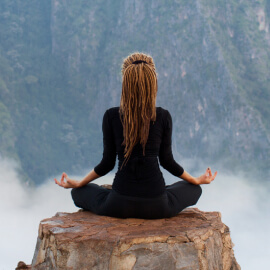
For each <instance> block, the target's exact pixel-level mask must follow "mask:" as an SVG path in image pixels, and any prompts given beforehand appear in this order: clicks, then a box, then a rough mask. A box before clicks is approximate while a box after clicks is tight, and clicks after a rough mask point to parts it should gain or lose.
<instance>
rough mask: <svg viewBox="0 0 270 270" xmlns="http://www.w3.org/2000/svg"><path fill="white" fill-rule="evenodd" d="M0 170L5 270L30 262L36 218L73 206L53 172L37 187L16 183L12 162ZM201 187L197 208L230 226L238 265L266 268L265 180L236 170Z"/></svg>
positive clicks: (268, 214)
mask: <svg viewBox="0 0 270 270" xmlns="http://www.w3.org/2000/svg"><path fill="white" fill-rule="evenodd" d="M0 171H1V179H0V183H1V189H0V196H1V205H0V210H1V225H0V234H1V235H0V237H1V244H0V254H1V266H0V270H9V269H14V268H15V267H16V265H17V263H18V261H20V260H22V261H25V262H26V263H28V264H30V263H31V261H32V257H33V254H34V249H35V245H36V239H37V235H38V225H39V222H40V221H41V220H42V219H44V218H48V217H51V216H53V215H55V213H56V212H74V211H77V210H78V208H77V207H75V206H74V204H73V202H72V199H71V196H70V189H63V188H60V187H58V186H57V185H55V184H54V182H53V177H52V179H50V180H47V181H45V182H44V183H43V184H42V185H41V186H39V187H36V188H29V187H27V186H25V185H24V184H23V183H21V181H20V179H19V176H18V175H17V173H16V164H15V163H14V162H12V161H10V160H6V159H0ZM164 175H165V177H167V176H168V175H167V174H164ZM58 178H59V177H58ZM74 178H75V179H80V178H82V176H79V177H76V176H74ZM112 179H113V175H108V176H105V177H103V178H101V179H99V180H97V181H96V183H99V184H101V183H111V182H112ZM166 179H168V181H167V183H172V182H173V181H176V180H177V179H176V178H174V177H172V176H170V177H169V176H168V177H167V178H166ZM254 179H255V178H254ZM202 188H203V194H202V197H201V199H200V201H199V202H198V204H197V207H198V208H200V209H201V210H204V211H220V212H221V213H222V220H223V222H224V223H225V224H226V225H228V226H229V227H230V230H231V237H232V240H233V242H234V244H235V247H234V250H235V254H236V259H237V261H238V263H239V264H240V265H241V267H242V269H246V270H251V269H270V265H269V258H268V257H269V254H270V250H269V245H268V242H267V239H270V233H269V230H268V225H269V220H270V219H269V218H270V211H269V208H270V199H269V196H268V194H269V191H270V187H269V185H266V184H263V182H262V181H258V180H256V179H255V180H254V181H253V182H250V181H247V179H244V178H243V177H242V176H241V175H240V174H239V175H237V176H228V175H226V176H225V174H222V172H221V173H220V172H219V174H218V177H217V178H216V180H215V181H214V182H212V183H211V184H210V185H203V186H202Z"/></svg>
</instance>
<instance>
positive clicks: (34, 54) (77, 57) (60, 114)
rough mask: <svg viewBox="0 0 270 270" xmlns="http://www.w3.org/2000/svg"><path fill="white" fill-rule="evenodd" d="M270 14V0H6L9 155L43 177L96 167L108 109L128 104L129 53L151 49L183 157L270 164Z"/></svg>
mask: <svg viewBox="0 0 270 270" xmlns="http://www.w3.org/2000/svg"><path fill="white" fill-rule="evenodd" d="M269 22H270V1H268V0H257V1H255V0H250V1H237V0H212V1H210V0H197V1H184V0H169V1H168V0H166V1H165V0H155V1H154V0H151V1H143V0H136V1H135V0H133V1H124V0H113V1H112V0H110V1H108V0H99V1H87V0H81V1H75V0H70V1H65V0H63V1H60V0H51V1H49V0H48V1H35V0H24V1H20V0H14V1H9V0H2V1H1V2H0V25H1V26H0V153H1V156H3V157H10V158H13V159H15V160H17V161H18V163H19V165H20V167H21V173H22V174H23V175H24V178H25V179H28V180H30V181H34V182H36V183H40V182H41V181H43V180H44V179H45V178H46V177H49V176H52V175H55V174H58V173H61V172H62V171H63V170H65V171H67V172H71V173H79V171H80V170H81V169H82V168H88V167H89V168H91V167H92V166H93V165H95V164H96V163H97V162H99V160H100V158H101V156H102V133H101V121H102V117H103V113H104V111H105V110H106V109H107V108H108V107H111V106H118V104H119V100H120V93H121V64H122V59H123V58H124V57H126V56H127V55H128V54H130V53H132V52H134V51H142V52H145V53H149V54H150V55H152V56H153V58H154V60H155V63H156V67H157V72H158V82H159V90H158V91H159V92H158V100H157V105H159V106H162V107H165V108H167V109H169V110H170V112H171V114H172V117H173V121H174V132H173V136H174V137H173V149H174V156H175V157H176V158H177V160H178V161H179V162H180V163H181V160H182V159H187V158H188V159H192V160H194V161H198V160H203V161H204V162H205V163H207V162H210V161H212V164H213V162H214V164H217V163H218V162H221V163H222V164H223V166H224V167H227V166H229V168H230V170H231V169H237V168H242V169H246V168H247V169H248V170H251V169H254V168H256V169H258V171H261V172H263V173H268V175H269V152H270V106H269V101H270V84H269V79H270V74H269V66H270V62H269V60H270V33H269ZM194 164H196V162H195V163H194ZM212 166H214V165H212Z"/></svg>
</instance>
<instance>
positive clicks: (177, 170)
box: [159, 110, 184, 177]
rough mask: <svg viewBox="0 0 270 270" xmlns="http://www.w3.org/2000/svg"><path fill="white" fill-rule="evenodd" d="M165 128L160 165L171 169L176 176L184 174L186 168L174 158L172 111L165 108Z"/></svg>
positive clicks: (160, 150)
mask: <svg viewBox="0 0 270 270" xmlns="http://www.w3.org/2000/svg"><path fill="white" fill-rule="evenodd" d="M163 124H164V130H163V137H162V142H161V145H160V149H159V162H160V165H161V166H162V167H163V168H164V169H166V170H167V171H169V172H170V173H171V174H173V175H174V176H178V177H179V176H180V175H182V174H183V172H184V169H183V168H182V167H181V166H180V165H179V164H178V163H177V162H176V161H175V160H174V158H173V154H172V117H171V115H170V113H169V112H168V111H167V110H165V111H164V118H163Z"/></svg>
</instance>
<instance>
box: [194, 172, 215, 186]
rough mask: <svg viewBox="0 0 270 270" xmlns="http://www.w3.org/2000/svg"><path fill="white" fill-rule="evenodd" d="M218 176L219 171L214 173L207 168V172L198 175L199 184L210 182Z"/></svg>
mask: <svg viewBox="0 0 270 270" xmlns="http://www.w3.org/2000/svg"><path fill="white" fill-rule="evenodd" d="M216 176H217V172H215V173H214V175H212V171H211V169H210V168H207V169H206V171H205V174H203V175H201V176H199V177H197V180H198V183H199V185H201V184H210V183H211V182H212V181H213V180H215V178H216Z"/></svg>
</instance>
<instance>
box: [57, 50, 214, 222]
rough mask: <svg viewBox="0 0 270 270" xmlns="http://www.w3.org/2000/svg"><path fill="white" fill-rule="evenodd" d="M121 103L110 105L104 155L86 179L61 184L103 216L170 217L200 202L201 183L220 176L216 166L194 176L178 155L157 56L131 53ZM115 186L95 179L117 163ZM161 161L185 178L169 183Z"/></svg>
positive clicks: (104, 126)
mask: <svg viewBox="0 0 270 270" xmlns="http://www.w3.org/2000/svg"><path fill="white" fill-rule="evenodd" d="M122 75H123V82H122V95H121V101H120V107H114V108H110V109H108V110H107V111H106V112H105V114H104V117H103V123H102V130H103V146H104V150H103V158H102V160H101V162H100V163H99V164H98V165H97V166H96V167H95V168H94V169H93V170H92V171H91V172H90V173H89V174H88V175H87V176H85V177H84V179H82V180H81V181H76V180H72V179H70V178H69V177H68V176H67V174H66V173H63V174H62V177H61V180H60V181H58V180H56V179H55V183H56V184H58V185H59V186H61V187H64V188H73V189H72V191H71V194H72V198H73V201H74V203H75V205H76V206H78V207H80V208H83V209H85V210H89V211H91V212H94V213H96V214H98V215H105V216H112V217H119V218H145V219H157V218H168V217H172V216H175V215H177V214H178V213H179V212H181V211H182V210H183V209H185V208H186V207H188V206H191V205H194V204H196V203H197V201H198V199H199V198H200V196H201V193H202V189H201V187H200V185H201V184H209V183H211V181H213V180H214V179H215V177H216V175H217V172H215V174H214V175H212V172H211V169H210V168H208V169H207V170H206V172H205V173H204V174H203V175H201V176H199V177H193V176H191V175H190V174H188V173H187V172H186V171H185V170H184V169H183V168H182V167H181V166H180V165H179V164H178V163H177V162H176V161H175V160H174V157H173V154H172V118H171V115H170V113H169V111H168V110H165V109H163V108H161V107H156V96H157V89H158V84H157V75H156V70H155V65H154V62H153V59H152V57H150V56H148V55H146V54H143V53H134V54H131V55H130V56H128V57H127V58H126V59H125V60H124V62H123V67H122ZM116 156H117V157H118V171H117V173H116V174H115V177H114V180H113V184H112V189H106V188H104V187H101V186H99V185H97V184H93V183H90V182H92V181H93V180H95V179H97V178H99V177H101V176H103V175H105V174H107V173H108V172H109V171H111V170H112V169H113V168H114V166H115V161H116ZM159 164H160V165H161V166H162V167H163V168H165V169H166V170H168V171H169V172H170V173H171V174H173V175H174V176H176V177H179V178H181V179H183V180H184V181H182V180H180V181H178V182H176V183H174V184H172V185H167V186H166V185H165V182H164V178H163V175H162V173H161V171H160V168H159Z"/></svg>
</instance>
